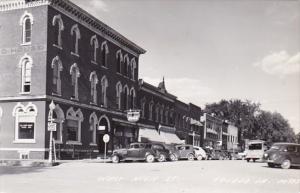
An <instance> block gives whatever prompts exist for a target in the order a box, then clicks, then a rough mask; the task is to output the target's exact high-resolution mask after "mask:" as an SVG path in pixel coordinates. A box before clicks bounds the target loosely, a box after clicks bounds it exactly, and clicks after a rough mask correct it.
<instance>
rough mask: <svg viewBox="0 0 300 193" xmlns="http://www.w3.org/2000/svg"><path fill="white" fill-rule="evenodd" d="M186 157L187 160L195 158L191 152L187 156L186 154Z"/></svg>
mask: <svg viewBox="0 0 300 193" xmlns="http://www.w3.org/2000/svg"><path fill="white" fill-rule="evenodd" d="M187 159H188V160H189V161H193V160H194V159H195V156H194V155H193V154H191V153H190V154H189V155H188V156H187Z"/></svg>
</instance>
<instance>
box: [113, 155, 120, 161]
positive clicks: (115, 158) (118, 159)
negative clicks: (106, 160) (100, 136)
mask: <svg viewBox="0 0 300 193" xmlns="http://www.w3.org/2000/svg"><path fill="white" fill-rule="evenodd" d="M111 160H112V162H113V163H119V162H120V158H119V156H117V155H113V156H112V158H111Z"/></svg>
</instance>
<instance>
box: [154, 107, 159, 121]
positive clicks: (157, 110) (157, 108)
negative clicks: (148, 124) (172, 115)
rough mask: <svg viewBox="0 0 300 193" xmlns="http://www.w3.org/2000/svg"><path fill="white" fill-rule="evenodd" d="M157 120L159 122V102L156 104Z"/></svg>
mask: <svg viewBox="0 0 300 193" xmlns="http://www.w3.org/2000/svg"><path fill="white" fill-rule="evenodd" d="M155 121H156V122H159V104H156V106H155Z"/></svg>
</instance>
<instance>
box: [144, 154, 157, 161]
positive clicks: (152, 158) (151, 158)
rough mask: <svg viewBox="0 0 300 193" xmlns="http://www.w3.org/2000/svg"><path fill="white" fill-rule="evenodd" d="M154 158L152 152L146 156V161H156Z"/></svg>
mask: <svg viewBox="0 0 300 193" xmlns="http://www.w3.org/2000/svg"><path fill="white" fill-rule="evenodd" d="M154 159H155V158H154V156H153V155H152V154H149V155H147V156H146V162H148V163H152V162H154Z"/></svg>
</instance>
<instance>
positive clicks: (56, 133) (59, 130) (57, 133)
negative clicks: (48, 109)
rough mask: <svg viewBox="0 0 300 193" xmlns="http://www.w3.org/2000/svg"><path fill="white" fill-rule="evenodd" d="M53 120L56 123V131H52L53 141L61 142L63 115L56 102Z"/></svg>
mask: <svg viewBox="0 0 300 193" xmlns="http://www.w3.org/2000/svg"><path fill="white" fill-rule="evenodd" d="M52 118H53V119H54V120H53V122H54V123H56V131H54V132H53V138H54V139H55V143H62V141H63V139H62V137H63V131H62V130H63V122H64V121H65V115H64V112H63V110H62V109H61V108H60V106H59V105H58V104H57V105H55V109H54V110H53V117H52Z"/></svg>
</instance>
